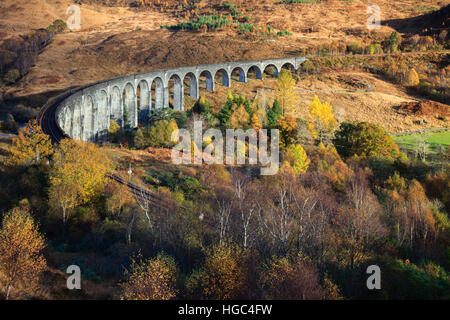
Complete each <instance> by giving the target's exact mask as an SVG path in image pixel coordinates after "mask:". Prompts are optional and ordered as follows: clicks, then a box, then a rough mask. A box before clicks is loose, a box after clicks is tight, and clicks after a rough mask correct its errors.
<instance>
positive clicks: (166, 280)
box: [121, 255, 177, 300]
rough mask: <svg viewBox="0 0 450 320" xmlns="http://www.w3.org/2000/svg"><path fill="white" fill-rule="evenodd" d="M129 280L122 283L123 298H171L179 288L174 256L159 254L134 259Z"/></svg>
mask: <svg viewBox="0 0 450 320" xmlns="http://www.w3.org/2000/svg"><path fill="white" fill-rule="evenodd" d="M127 274H128V276H129V280H128V281H127V282H125V283H123V284H122V288H123V293H122V297H121V298H122V300H170V299H173V298H174V297H175V296H176V294H177V290H176V289H175V285H176V275H177V269H176V265H175V262H174V261H173V259H172V258H170V257H168V256H164V255H159V256H158V257H156V258H154V259H149V260H146V261H143V260H142V257H139V261H136V260H135V259H132V263H131V268H130V270H129V271H127Z"/></svg>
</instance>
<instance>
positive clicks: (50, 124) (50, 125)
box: [38, 89, 177, 210]
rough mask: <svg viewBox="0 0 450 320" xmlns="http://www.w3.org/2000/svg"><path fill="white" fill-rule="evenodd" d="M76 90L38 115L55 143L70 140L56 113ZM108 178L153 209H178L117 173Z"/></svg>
mask: <svg viewBox="0 0 450 320" xmlns="http://www.w3.org/2000/svg"><path fill="white" fill-rule="evenodd" d="M77 90H79V89H75V90H68V91H66V92H64V93H62V94H60V95H58V96H56V97H54V98H52V99H50V100H49V101H47V103H46V104H45V105H44V106H43V107H42V108H41V110H40V112H39V115H38V123H39V125H40V126H41V128H42V130H43V131H44V133H45V134H47V135H49V136H50V137H51V139H52V141H53V143H55V144H58V143H59V142H60V141H61V140H62V139H64V138H68V137H67V136H66V135H64V133H63V132H61V130H60V129H59V127H58V125H57V124H56V111H57V109H58V106H59V104H60V103H61V102H62V101H63V100H64V99H65V98H66V97H67V96H68V95H71V94H73V93H74V92H75V91H77ZM108 178H110V179H111V180H114V181H116V182H117V183H120V184H122V185H125V186H126V187H128V189H129V191H130V192H131V194H133V195H134V196H135V197H139V198H141V199H144V200H146V201H148V202H149V203H150V204H151V205H152V206H153V207H157V208H159V209H165V210H173V209H175V208H176V207H177V205H176V203H175V202H174V201H172V200H170V199H167V198H164V197H162V196H161V195H159V194H156V193H154V192H151V191H150V190H148V189H146V188H141V187H139V186H138V185H136V184H133V183H131V182H129V181H126V180H125V179H123V178H121V177H120V176H119V175H118V174H117V173H114V174H112V175H109V176H108Z"/></svg>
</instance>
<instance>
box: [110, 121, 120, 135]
mask: <svg viewBox="0 0 450 320" xmlns="http://www.w3.org/2000/svg"><path fill="white" fill-rule="evenodd" d="M119 130H120V126H119V124H118V123H117V122H115V121H114V120H109V134H110V135H115V134H116V133H117V132H119Z"/></svg>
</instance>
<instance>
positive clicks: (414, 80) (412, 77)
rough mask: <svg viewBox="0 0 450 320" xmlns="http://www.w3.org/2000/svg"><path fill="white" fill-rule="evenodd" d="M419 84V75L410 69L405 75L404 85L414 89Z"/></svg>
mask: <svg viewBox="0 0 450 320" xmlns="http://www.w3.org/2000/svg"><path fill="white" fill-rule="evenodd" d="M419 82H420V81H419V75H418V74H417V71H416V70H415V69H414V68H412V69H411V70H409V71H408V72H407V74H406V78H405V82H404V85H406V86H410V87H414V86H417V85H418V84H419Z"/></svg>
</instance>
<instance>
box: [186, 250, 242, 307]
mask: <svg viewBox="0 0 450 320" xmlns="http://www.w3.org/2000/svg"><path fill="white" fill-rule="evenodd" d="M245 263H246V255H245V253H244V251H243V250H242V249H241V248H239V247H238V246H236V245H231V244H224V245H220V246H215V247H213V248H211V249H209V250H208V252H207V256H206V260H205V263H204V265H203V267H202V269H201V270H200V271H198V272H194V273H193V274H192V275H191V277H190V278H189V279H188V282H187V288H188V291H190V292H198V291H200V292H201V295H202V297H203V298H206V299H217V300H227V299H239V298H243V297H244V296H245V289H246V285H247V281H248V279H247V274H246V272H245V271H246V266H245Z"/></svg>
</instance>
